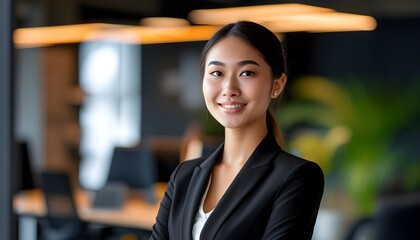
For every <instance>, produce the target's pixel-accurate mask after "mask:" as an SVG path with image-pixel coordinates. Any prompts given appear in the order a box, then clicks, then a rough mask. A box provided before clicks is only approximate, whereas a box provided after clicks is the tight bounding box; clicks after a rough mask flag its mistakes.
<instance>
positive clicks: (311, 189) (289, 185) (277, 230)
mask: <svg viewBox="0 0 420 240" xmlns="http://www.w3.org/2000/svg"><path fill="white" fill-rule="evenodd" d="M323 190H324V174H323V172H322V170H321V168H320V167H319V166H318V165H317V164H316V163H314V162H309V161H308V162H305V163H303V164H300V165H298V166H297V167H295V168H294V169H293V170H292V171H291V172H290V174H289V176H287V177H286V179H285V181H284V182H283V184H282V185H281V186H280V188H279V191H278V193H277V196H276V199H275V201H274V203H273V206H272V207H273V209H272V212H271V216H270V219H269V221H268V223H267V227H266V229H265V232H264V236H263V239H268V240H272V239H311V237H312V233H313V228H314V225H315V221H316V217H317V214H318V210H319V205H320V202H321V198H322V194H323Z"/></svg>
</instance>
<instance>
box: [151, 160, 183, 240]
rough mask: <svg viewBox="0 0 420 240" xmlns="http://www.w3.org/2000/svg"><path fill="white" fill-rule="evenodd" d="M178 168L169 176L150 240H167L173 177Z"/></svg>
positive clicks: (173, 183)
mask: <svg viewBox="0 0 420 240" xmlns="http://www.w3.org/2000/svg"><path fill="white" fill-rule="evenodd" d="M179 168H180V166H178V167H177V168H176V169H175V170H174V172H173V173H172V175H171V178H170V180H169V182H168V186H167V188H166V191H165V194H164V196H163V199H162V201H161V203H160V208H159V212H158V215H157V217H156V223H155V224H154V225H153V232H152V235H151V236H150V240H165V239H169V230H168V219H169V213H170V212H171V206H172V199H173V192H174V185H175V176H176V174H177V172H178V170H179Z"/></svg>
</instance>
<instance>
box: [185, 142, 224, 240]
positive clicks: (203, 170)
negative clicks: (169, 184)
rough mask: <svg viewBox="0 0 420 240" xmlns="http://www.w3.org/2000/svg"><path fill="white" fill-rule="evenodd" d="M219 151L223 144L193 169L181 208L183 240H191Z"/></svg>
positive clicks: (221, 149)
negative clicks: (182, 209) (182, 211)
mask: <svg viewBox="0 0 420 240" xmlns="http://www.w3.org/2000/svg"><path fill="white" fill-rule="evenodd" d="M221 151H223V144H221V145H220V146H219V147H218V148H217V149H216V151H215V152H214V153H213V154H211V155H210V156H209V157H208V158H207V159H206V160H205V161H204V162H203V163H202V164H200V165H199V166H197V167H195V169H194V172H193V175H192V177H191V181H190V185H189V186H188V191H187V196H186V198H185V203H184V207H183V208H184V214H183V216H182V223H183V227H182V231H181V237H182V238H181V239H183V240H189V239H192V228H193V224H194V220H195V217H196V215H197V211H198V208H199V205H200V203H201V200H202V198H203V194H204V192H205V190H206V188H207V184H208V182H209V178H210V174H211V171H212V169H213V165H214V164H215V162H216V161H217V160H218V157H219V156H220V153H221Z"/></svg>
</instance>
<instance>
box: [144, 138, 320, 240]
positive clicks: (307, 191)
mask: <svg viewBox="0 0 420 240" xmlns="http://www.w3.org/2000/svg"><path fill="white" fill-rule="evenodd" d="M222 151H223V144H222V145H221V146H220V147H219V148H218V149H217V150H216V151H215V152H214V153H213V154H212V155H210V156H208V157H203V158H199V159H197V160H190V161H186V162H184V163H183V164H181V165H180V166H178V167H177V168H176V169H175V171H174V173H173V174H172V176H171V179H170V182H169V183H168V188H167V190H166V193H165V196H164V198H163V200H162V202H161V206H160V209H159V213H158V216H157V218H156V224H155V225H154V227H153V233H152V236H151V238H150V239H157V240H163V239H177V240H190V239H192V227H193V224H194V220H195V216H196V214H197V211H198V208H199V206H200V203H201V199H202V197H203V194H204V192H205V190H206V187H207V184H208V181H209V177H210V174H211V171H212V168H213V166H214V164H215V163H216V162H217V161H218V159H219V156H220V154H221V153H222ZM323 189H324V175H323V173H322V170H321V169H320V168H319V166H318V165H317V164H315V163H313V162H310V161H306V160H304V159H301V158H298V157H296V156H293V155H290V154H288V153H286V152H284V151H283V150H282V149H281V148H280V147H279V146H278V145H277V143H276V141H275V139H274V137H273V136H272V135H270V134H269V135H267V137H265V138H264V139H263V141H262V142H261V143H260V144H259V146H258V147H257V148H256V150H255V151H254V153H253V154H252V155H251V157H250V158H249V159H248V161H247V162H246V163H245V165H244V166H243V168H242V170H241V171H240V172H239V173H238V175H237V176H236V178H235V179H234V180H233V182H232V184H231V185H230V187H229V188H228V189H227V191H226V193H225V194H224V196H223V197H222V199H221V200H220V201H219V203H218V205H217V206H216V208H215V209H214V211H213V213H212V214H211V216H210V217H209V219H208V220H207V222H206V224H205V225H204V228H203V230H202V232H201V239H227V240H234V239H240V240H243V239H252V240H255V239H268V240H274V239H298V240H300V239H310V238H311V236H312V232H313V227H314V224H315V220H316V217H317V213H318V209H319V204H320V201H321V197H322V194H323Z"/></svg>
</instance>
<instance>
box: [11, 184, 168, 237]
mask: <svg viewBox="0 0 420 240" xmlns="http://www.w3.org/2000/svg"><path fill="white" fill-rule="evenodd" d="M165 189H166V183H157V184H156V185H155V192H156V199H157V201H156V203H154V204H151V203H148V202H147V201H146V200H144V199H141V198H136V197H133V196H129V197H128V198H127V199H126V201H125V204H124V206H123V207H122V208H121V209H117V210H102V209H92V208H91V207H90V206H91V202H92V200H93V198H92V195H91V194H90V192H89V191H84V190H77V191H75V192H74V199H75V204H76V206H77V211H78V215H79V217H80V219H81V220H83V221H85V222H91V223H99V224H106V225H110V226H116V227H128V228H136V229H143V230H149V231H151V230H152V227H153V224H154V223H155V220H156V215H157V212H158V210H159V206H160V201H161V199H162V197H163V194H164V192H165ZM13 210H14V212H15V213H16V214H17V215H19V224H22V225H24V226H25V228H27V229H35V230H36V226H35V227H34V226H32V225H33V224H34V223H35V224H36V221H35V220H34V219H35V218H36V217H42V216H45V214H46V207H45V203H44V197H43V194H42V191H41V190H39V189H34V190H26V191H22V192H20V193H18V194H17V195H15V196H14V198H13ZM24 220H25V221H24ZM31 221H32V222H31ZM23 231H25V229H23ZM28 231H29V230H28ZM35 233H36V232H35ZM25 235H26V234H25ZM19 236H20V238H21V239H23V237H22V232H19ZM34 236H35V235H34ZM25 239H26V238H25Z"/></svg>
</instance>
